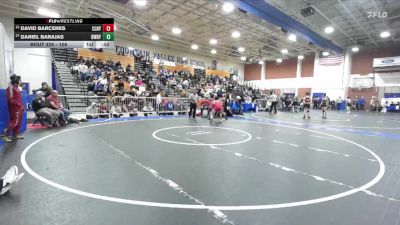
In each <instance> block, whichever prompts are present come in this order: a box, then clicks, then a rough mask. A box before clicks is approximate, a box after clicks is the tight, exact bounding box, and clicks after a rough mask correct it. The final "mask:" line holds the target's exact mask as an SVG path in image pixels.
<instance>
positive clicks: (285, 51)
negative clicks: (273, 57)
mask: <svg viewBox="0 0 400 225" xmlns="http://www.w3.org/2000/svg"><path fill="white" fill-rule="evenodd" d="M281 52H282V54H288V52H289V51H288V50H287V49H286V48H284V49H282V50H281Z"/></svg>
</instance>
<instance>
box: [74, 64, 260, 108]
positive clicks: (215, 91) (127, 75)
mask: <svg viewBox="0 0 400 225" xmlns="http://www.w3.org/2000/svg"><path fill="white" fill-rule="evenodd" d="M145 63H148V62H145ZM69 66H70V67H71V72H72V73H73V74H74V75H75V77H76V80H79V81H80V82H82V83H87V91H88V93H89V95H96V96H133V97H156V96H160V97H170V96H168V95H169V94H170V93H174V96H173V97H182V98H187V97H189V94H190V93H192V92H196V93H197V95H198V96H199V98H203V99H210V98H212V97H214V96H217V97H222V96H223V97H224V98H226V97H227V96H228V97H227V98H228V99H229V100H228V101H231V100H235V101H239V103H240V104H241V103H243V102H245V101H246V102H253V101H254V100H255V99H258V98H262V97H265V95H264V94H263V93H264V92H262V91H260V90H258V89H254V88H252V87H249V86H247V85H242V84H240V83H239V82H238V79H237V75H235V74H232V75H231V76H229V77H220V76H214V75H211V76H206V77H205V76H201V75H199V74H197V73H194V74H193V73H190V72H189V71H186V70H184V71H171V70H167V69H163V66H160V72H159V73H158V74H157V73H156V72H155V71H154V70H152V69H145V70H137V69H133V68H132V66H131V65H130V64H129V65H127V66H126V67H123V66H122V65H121V63H120V62H116V63H114V62H112V61H107V62H103V61H102V60H100V59H97V60H96V59H87V60H85V59H83V58H80V59H79V60H78V62H77V64H75V65H72V64H70V65H69ZM171 90H172V91H171ZM153 107H154V106H153Z"/></svg>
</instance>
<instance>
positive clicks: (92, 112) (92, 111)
mask: <svg viewBox="0 0 400 225" xmlns="http://www.w3.org/2000/svg"><path fill="white" fill-rule="evenodd" d="M98 117H99V108H98V105H97V104H96V102H92V103H91V104H90V106H89V107H87V108H86V119H97V118H98Z"/></svg>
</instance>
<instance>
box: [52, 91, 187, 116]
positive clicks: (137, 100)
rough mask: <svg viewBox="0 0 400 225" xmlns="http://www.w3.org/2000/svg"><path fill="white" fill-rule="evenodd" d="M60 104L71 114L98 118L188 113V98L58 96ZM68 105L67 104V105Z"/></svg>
mask: <svg viewBox="0 0 400 225" xmlns="http://www.w3.org/2000/svg"><path fill="white" fill-rule="evenodd" d="M59 97H60V100H61V102H62V104H63V105H64V106H65V107H68V108H69V110H71V112H72V113H76V114H86V115H91V116H92V117H98V116H100V117H101V116H114V117H115V116H117V117H119V116H122V115H129V116H137V115H138V113H141V115H145V116H146V115H176V114H178V115H179V114H185V113H187V112H188V111H189V105H190V104H189V99H188V98H175V97H162V98H161V100H158V101H157V98H156V97H132V96H115V97H108V96H86V95H59ZM67 103H68V104H67Z"/></svg>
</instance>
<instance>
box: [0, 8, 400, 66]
mask: <svg viewBox="0 0 400 225" xmlns="http://www.w3.org/2000/svg"><path fill="white" fill-rule="evenodd" d="M266 1H267V0H266ZM307 2H310V0H307V1H303V0H268V1H267V3H269V4H271V5H273V6H275V7H277V8H278V9H280V10H281V11H282V12H284V13H285V14H287V15H289V16H291V17H293V18H294V19H296V20H298V21H299V22H301V23H303V24H305V25H306V26H307V27H309V28H310V29H312V30H313V31H315V32H317V33H319V34H320V35H321V36H324V37H326V38H327V39H330V40H333V41H334V42H335V43H336V44H338V45H340V46H342V47H347V46H353V45H360V46H361V47H362V46H365V45H369V46H380V45H386V44H393V43H396V44H399V40H400V1H398V0H311V3H313V4H315V9H316V12H315V14H314V15H311V16H309V17H303V16H301V14H300V10H301V9H302V8H304V7H305V6H306V3H307ZM222 3H223V0H148V1H147V4H146V6H144V7H139V6H137V5H135V4H134V3H133V1H132V0H108V1H106V0H7V1H6V0H0V14H3V15H9V16H10V15H11V16H13V17H38V16H39V15H38V14H37V8H38V7H45V8H49V9H51V10H55V11H57V12H58V13H59V14H60V15H61V17H114V18H115V23H116V24H117V28H116V29H117V37H116V38H118V37H122V38H124V39H131V40H136V41H140V42H144V43H152V44H153V45H158V46H160V47H163V48H173V49H177V50H180V51H184V52H193V53H196V54H200V55H204V56H208V57H213V58H217V59H223V60H230V61H240V57H241V56H245V57H247V61H248V62H250V61H257V60H260V59H264V60H275V59H277V58H283V59H285V58H291V57H297V55H300V54H303V55H307V54H310V53H312V52H314V51H315V50H324V49H321V48H320V47H318V46H315V45H312V44H309V43H308V42H306V41H304V40H301V39H300V38H298V40H297V42H290V41H288V39H287V36H288V33H285V32H283V31H282V30H281V28H280V27H277V26H275V25H273V24H271V23H269V22H266V21H263V20H260V19H259V18H256V17H254V16H251V15H248V14H246V13H245V12H243V11H241V10H239V9H235V10H234V11H233V12H231V13H226V12H224V11H223V10H222ZM368 12H386V17H385V18H383V16H384V15H385V14H382V13H381V14H380V15H379V16H377V15H375V18H368ZM382 15H383V16H382ZM328 25H331V26H333V27H334V28H335V31H334V32H333V33H331V34H325V33H324V28H325V27H326V26H328ZM173 27H179V28H180V29H181V30H182V33H181V34H180V35H174V34H172V32H171V29H172V28H173ZM235 30H236V31H239V32H240V33H241V36H240V38H233V37H232V36H231V33H232V32H233V31H235ZM385 30H389V31H390V32H391V36H390V37H389V38H386V39H382V38H381V37H380V36H379V34H380V32H382V31H385ZM152 34H157V35H158V36H159V37H160V39H159V40H158V41H153V40H151V38H150V36H151V35H152ZM212 38H214V39H217V40H218V43H217V45H210V43H209V41H210V39H212ZM192 44H197V45H198V46H199V49H198V50H192V49H191V48H190V46H191V45H192ZM132 47H134V46H132ZM238 47H244V48H245V51H244V52H242V53H240V52H238V50H237V48H238ZM211 49H216V50H217V54H216V55H211V53H210V50H211ZM282 49H288V51H289V53H288V54H284V55H283V54H282V53H281V50H282Z"/></svg>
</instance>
